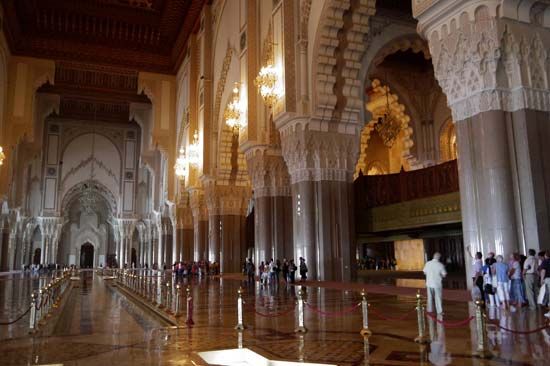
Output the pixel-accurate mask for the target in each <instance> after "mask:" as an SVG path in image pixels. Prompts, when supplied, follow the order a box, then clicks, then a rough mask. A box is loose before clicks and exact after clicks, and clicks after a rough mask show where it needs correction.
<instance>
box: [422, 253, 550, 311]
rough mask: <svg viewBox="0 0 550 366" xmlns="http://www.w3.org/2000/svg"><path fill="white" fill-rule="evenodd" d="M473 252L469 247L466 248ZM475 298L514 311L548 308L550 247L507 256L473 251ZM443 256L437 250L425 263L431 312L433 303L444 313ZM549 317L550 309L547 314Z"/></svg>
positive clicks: (444, 273) (428, 306)
mask: <svg viewBox="0 0 550 366" xmlns="http://www.w3.org/2000/svg"><path fill="white" fill-rule="evenodd" d="M467 250H468V252H470V248H469V247H468V248H467ZM470 255H471V256H472V258H473V264H472V281H473V286H472V298H473V299H474V300H479V299H481V300H483V301H484V303H485V304H487V306H489V307H492V308H496V307H502V308H504V309H507V310H511V311H515V310H516V309H518V308H522V307H529V309H532V310H534V309H536V308H537V307H539V306H541V307H547V306H548V305H550V304H549V303H550V250H546V251H541V252H539V253H537V252H536V251H535V250H534V249H529V251H528V255H527V256H524V255H520V254H519V253H512V254H510V255H509V257H508V258H507V259H505V257H504V256H502V255H496V256H495V253H492V252H490V253H488V254H487V256H486V257H485V258H483V254H482V253H481V252H477V253H475V254H473V255H472V254H471V253H470ZM440 257H441V255H440V254H439V253H435V254H434V256H433V259H432V260H431V261H429V262H427V263H426V265H425V267H424V273H425V275H426V287H427V292H428V304H427V310H428V312H432V310H433V303H434V302H435V308H436V311H437V313H438V314H442V313H443V308H442V305H441V289H442V279H443V278H444V277H445V276H446V275H447V272H446V271H445V266H444V265H443V264H442V263H441V262H440V261H439V259H440ZM545 316H546V317H548V318H550V311H548V312H547V313H546V314H545Z"/></svg>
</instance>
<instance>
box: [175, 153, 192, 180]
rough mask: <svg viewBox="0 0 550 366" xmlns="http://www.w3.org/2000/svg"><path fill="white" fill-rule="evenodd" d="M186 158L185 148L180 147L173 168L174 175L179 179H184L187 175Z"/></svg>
mask: <svg viewBox="0 0 550 366" xmlns="http://www.w3.org/2000/svg"><path fill="white" fill-rule="evenodd" d="M187 164H189V163H188V162H187V158H186V157H185V150H184V149H183V147H182V148H181V149H180V155H179V156H178V158H177V159H176V165H174V170H175V171H176V176H178V178H180V179H184V178H185V177H186V176H187Z"/></svg>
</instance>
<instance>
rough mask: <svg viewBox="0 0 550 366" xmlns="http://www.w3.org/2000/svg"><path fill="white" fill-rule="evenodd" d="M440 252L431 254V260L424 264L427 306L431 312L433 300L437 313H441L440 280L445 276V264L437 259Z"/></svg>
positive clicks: (439, 256)
mask: <svg viewBox="0 0 550 366" xmlns="http://www.w3.org/2000/svg"><path fill="white" fill-rule="evenodd" d="M440 258H441V254H440V253H438V252H436V253H434V255H433V259H432V260H431V261H428V262H426V265H425V266H424V274H425V275H426V289H427V292H428V306H427V310H428V312H429V313H432V312H433V304H434V302H435V309H436V311H437V314H438V315H442V314H443V305H442V302H441V293H442V288H443V286H442V282H443V278H444V277H445V276H447V271H445V266H444V265H443V263H441V262H440V261H439V259H440Z"/></svg>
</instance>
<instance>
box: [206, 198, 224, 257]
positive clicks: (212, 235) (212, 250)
mask: <svg viewBox="0 0 550 366" xmlns="http://www.w3.org/2000/svg"><path fill="white" fill-rule="evenodd" d="M208 211H209V212H210V209H209V210H208ZM220 226H221V218H220V215H209V216H208V260H209V261H210V262H217V263H220V239H221V238H220V235H221V234H220Z"/></svg>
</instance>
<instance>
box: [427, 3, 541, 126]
mask: <svg viewBox="0 0 550 366" xmlns="http://www.w3.org/2000/svg"><path fill="white" fill-rule="evenodd" d="M463 3H464V4H463V5H464V6H462V7H456V6H455V5H456V4H454V3H453V7H452V8H448V9H445V10H447V13H445V12H443V15H442V14H440V13H438V18H439V21H438V22H437V27H436V26H433V24H434V23H433V22H432V19H430V18H429V13H427V12H426V13H425V14H428V15H425V16H420V17H419V21H420V25H419V29H420V30H422V31H423V32H424V35H425V36H426V37H427V38H428V40H429V45H430V52H431V54H432V57H433V64H434V71H435V76H436V78H437V80H438V81H439V84H440V85H441V88H442V89H443V91H444V92H445V94H446V96H447V101H448V104H449V106H450V107H451V109H452V114H453V120H455V121H461V120H464V119H466V118H470V117H472V116H475V115H477V114H479V113H482V112H485V111H489V110H504V111H507V112H513V111H517V110H520V109H534V110H540V111H550V91H549V90H548V82H549V80H548V69H547V65H548V52H547V51H546V50H547V49H548V48H549V47H550V32H549V31H548V30H547V29H545V28H540V27H539V28H534V27H533V26H532V25H531V26H530V25H529V24H525V23H524V22H521V23H520V22H518V21H516V19H509V17H505V16H503V17H501V18H499V17H497V16H496V14H497V11H496V8H495V7H496V6H497V5H498V4H500V2H496V1H482V2H476V3H475V4H471V2H463ZM532 3H533V2H532ZM532 3H531V4H532ZM468 6H469V8H466V7H468ZM457 9H458V10H457ZM506 14H508V15H510V14H512V15H513V12H512V11H511V12H510V13H506ZM517 16H518V17H520V15H517ZM441 17H443V18H442V19H441ZM457 19H459V20H460V21H459V22H458V24H457ZM441 20H443V21H441ZM525 20H527V21H529V19H525ZM525 20H523V21H525Z"/></svg>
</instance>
